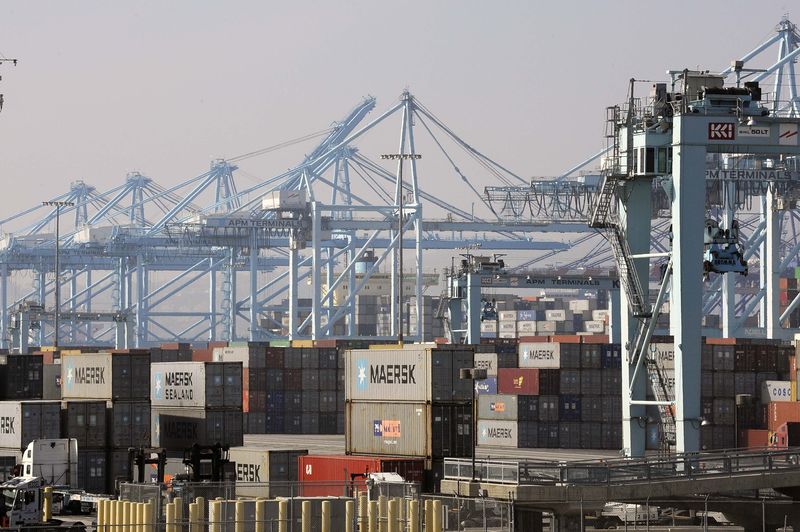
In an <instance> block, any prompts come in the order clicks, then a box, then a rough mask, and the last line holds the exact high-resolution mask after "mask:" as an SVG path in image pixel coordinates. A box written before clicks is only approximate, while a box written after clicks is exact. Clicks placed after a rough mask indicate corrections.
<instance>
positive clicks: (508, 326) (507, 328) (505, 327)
mask: <svg viewBox="0 0 800 532" xmlns="http://www.w3.org/2000/svg"><path fill="white" fill-rule="evenodd" d="M516 330H517V322H516V321H501V322H500V332H516Z"/></svg>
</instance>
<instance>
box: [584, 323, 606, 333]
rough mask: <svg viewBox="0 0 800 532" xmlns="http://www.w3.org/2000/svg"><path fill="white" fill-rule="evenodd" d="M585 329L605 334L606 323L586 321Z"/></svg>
mask: <svg viewBox="0 0 800 532" xmlns="http://www.w3.org/2000/svg"><path fill="white" fill-rule="evenodd" d="M583 330H585V331H586V332H590V333H596V334H603V332H604V331H605V330H606V324H605V323H604V322H602V321H593V320H592V321H584V322H583Z"/></svg>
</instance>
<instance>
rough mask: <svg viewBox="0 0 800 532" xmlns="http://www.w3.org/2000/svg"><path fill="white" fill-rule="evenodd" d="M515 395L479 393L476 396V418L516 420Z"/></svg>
mask: <svg viewBox="0 0 800 532" xmlns="http://www.w3.org/2000/svg"><path fill="white" fill-rule="evenodd" d="M517 409H518V403H517V396H516V395H480V396H479V397H478V419H479V420H481V419H498V420H510V421H516V420H517V412H518V410H517Z"/></svg>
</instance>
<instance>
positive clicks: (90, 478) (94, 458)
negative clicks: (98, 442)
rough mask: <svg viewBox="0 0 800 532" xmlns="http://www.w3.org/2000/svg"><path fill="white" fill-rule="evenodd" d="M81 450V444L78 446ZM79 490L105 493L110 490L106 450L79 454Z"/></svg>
mask: <svg viewBox="0 0 800 532" xmlns="http://www.w3.org/2000/svg"><path fill="white" fill-rule="evenodd" d="M78 448H79V449H80V443H79V444H78ZM76 487H77V488H78V489H82V490H85V491H87V492H89V493H105V492H106V490H107V488H108V462H107V455H106V451H105V450H102V451H100V450H89V449H84V450H81V451H80V452H78V486H76Z"/></svg>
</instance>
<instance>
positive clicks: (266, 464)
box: [229, 446, 308, 498]
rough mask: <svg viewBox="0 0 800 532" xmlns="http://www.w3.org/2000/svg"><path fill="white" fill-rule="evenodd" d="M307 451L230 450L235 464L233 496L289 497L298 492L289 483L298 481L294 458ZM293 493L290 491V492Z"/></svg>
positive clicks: (252, 448)
mask: <svg viewBox="0 0 800 532" xmlns="http://www.w3.org/2000/svg"><path fill="white" fill-rule="evenodd" d="M307 454H308V451H301V450H276V449H266V448H259V447H250V446H248V447H231V449H230V451H229V458H230V461H231V462H233V463H234V464H235V471H236V496H237V497H253V498H255V497H266V498H274V497H291V496H293V495H294V496H297V495H298V491H297V490H296V489H294V486H291V485H289V483H295V482H297V480H298V476H297V472H298V459H299V457H300V456H305V455H307ZM293 490H294V491H293Z"/></svg>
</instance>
